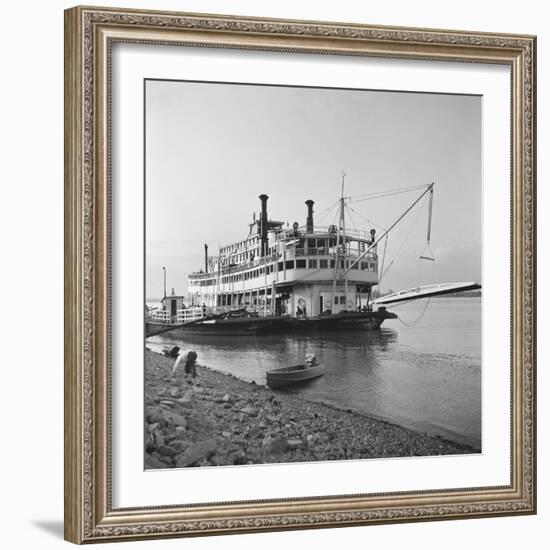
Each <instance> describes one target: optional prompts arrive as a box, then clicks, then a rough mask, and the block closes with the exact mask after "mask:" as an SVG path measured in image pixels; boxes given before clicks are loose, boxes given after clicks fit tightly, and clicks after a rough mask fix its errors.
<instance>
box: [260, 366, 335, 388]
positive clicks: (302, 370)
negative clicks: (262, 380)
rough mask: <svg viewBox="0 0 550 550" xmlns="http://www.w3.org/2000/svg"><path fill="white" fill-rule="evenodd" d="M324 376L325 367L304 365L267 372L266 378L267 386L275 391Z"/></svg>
mask: <svg viewBox="0 0 550 550" xmlns="http://www.w3.org/2000/svg"><path fill="white" fill-rule="evenodd" d="M323 374H325V367H324V366H323V365H313V366H310V365H307V364H304V365H294V366H293V367H284V368H282V369H273V370H270V371H267V373H266V377H267V385H268V386H269V387H270V388H271V389H274V390H275V389H278V388H284V387H287V386H293V385H294V384H301V383H302V382H307V381H308V380H313V379H314V378H318V377H319V376H323Z"/></svg>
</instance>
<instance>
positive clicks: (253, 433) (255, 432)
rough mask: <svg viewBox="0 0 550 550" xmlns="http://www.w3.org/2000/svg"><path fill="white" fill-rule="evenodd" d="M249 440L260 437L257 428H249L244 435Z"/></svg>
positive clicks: (260, 432) (260, 433) (259, 431)
mask: <svg viewBox="0 0 550 550" xmlns="http://www.w3.org/2000/svg"><path fill="white" fill-rule="evenodd" d="M246 435H247V436H248V437H249V438H250V439H256V438H258V437H260V436H261V435H262V431H261V430H260V429H259V428H250V430H248V432H247V434H246Z"/></svg>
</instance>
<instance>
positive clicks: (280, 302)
mask: <svg viewBox="0 0 550 550" xmlns="http://www.w3.org/2000/svg"><path fill="white" fill-rule="evenodd" d="M343 189H344V177H343V176H342V194H341V198H340V199H339V201H338V202H337V203H336V205H337V209H338V210H337V214H338V223H336V224H333V225H329V226H325V227H321V226H317V227H316V226H315V224H314V209H313V207H314V201H313V200H306V201H305V205H306V207H307V210H306V223H305V225H300V224H299V223H298V222H294V223H293V225H292V227H289V226H288V224H287V225H286V227H285V223H284V222H282V221H276V220H273V219H271V218H270V217H269V216H268V208H267V203H268V198H269V197H268V196H267V195H265V194H262V195H260V196H259V199H260V214H259V216H258V217H257V218H256V215H255V214H254V215H253V219H252V221H251V222H250V223H249V224H248V235H247V236H246V237H245V238H244V239H242V240H240V241H238V242H234V243H231V244H228V245H224V246H221V247H220V248H219V250H218V253H217V254H215V255H209V254H208V246H207V245H206V244H205V245H204V266H203V268H202V269H200V270H199V271H196V272H194V273H191V274H190V275H189V276H188V292H187V302H188V303H187V304H184V303H183V297H181V296H167V295H166V292H165V295H164V298H163V301H162V303H163V307H162V309H161V310H157V311H152V312H147V315H146V335H147V336H150V335H154V334H159V333H162V332H167V331H170V330H174V329H182V330H185V331H186V332H198V333H203V334H204V333H211V334H228V335H237V334H251V333H254V334H255V333H259V332H272V331H282V332H284V331H292V332H296V331H311V330H352V329H362V330H376V329H379V328H380V326H381V325H382V323H383V322H384V321H385V320H387V319H396V318H397V315H396V314H395V313H393V312H391V311H388V310H387V308H386V305H389V304H391V303H394V302H399V301H404V300H410V299H418V298H424V297H428V296H433V295H437V294H445V293H450V292H460V291H463V290H470V289H474V288H480V286H479V285H477V284H476V283H474V282H471V283H452V284H447V285H431V286H428V287H415V288H414V289H410V290H408V291H402V292H400V293H395V294H394V295H392V296H386V297H384V298H381V299H379V300H380V301H379V300H376V299H373V288H374V287H375V286H376V285H378V283H379V279H380V275H379V274H380V267H381V266H380V265H379V257H378V247H379V245H380V243H381V241H382V239H384V238H386V239H387V235H388V233H389V232H390V231H391V230H392V229H393V227H395V225H397V223H399V222H400V220H401V219H402V218H403V217H405V216H406V215H407V214H408V212H409V211H410V210H412V208H413V207H414V206H415V205H416V204H417V203H418V202H420V201H421V200H422V199H424V198H428V200H429V219H428V232H427V242H428V248H429V240H430V231H431V208H432V199H433V189H434V184H433V183H431V184H429V185H426V186H423V188H422V193H421V194H420V196H419V197H418V198H417V199H416V200H415V201H414V202H413V203H412V204H411V205H410V207H409V208H408V209H407V210H406V211H405V212H404V213H403V214H402V215H401V216H400V217H399V218H398V219H397V220H396V221H395V222H394V223H393V224H392V225H391V226H390V227H389V228H388V229H387V230H385V231H383V232H382V234H381V235H380V236H377V232H376V230H375V229H370V230H368V231H360V230H357V229H355V228H354V230H350V228H349V227H346V215H345V213H346V210H347V200H348V199H349V198H348V197H345V196H344V192H343ZM422 258H423V259H425V260H430V261H433V260H434V258H432V257H428V256H421V259H422Z"/></svg>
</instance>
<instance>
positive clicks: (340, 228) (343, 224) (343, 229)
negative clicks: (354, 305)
mask: <svg viewBox="0 0 550 550" xmlns="http://www.w3.org/2000/svg"><path fill="white" fill-rule="evenodd" d="M345 177H346V173H345V172H342V187H341V192H340V218H339V221H338V233H337V237H336V259H335V261H334V271H333V274H332V306H331V312H332V313H333V314H334V298H335V297H336V275H337V273H338V264H339V261H340V236H341V234H342V232H343V236H344V251H345V247H346V217H345V208H344V206H345V203H344V201H345V199H344V180H345ZM344 258H345V253H344ZM347 294H348V293H347V279H346V304H347V301H348V296H347Z"/></svg>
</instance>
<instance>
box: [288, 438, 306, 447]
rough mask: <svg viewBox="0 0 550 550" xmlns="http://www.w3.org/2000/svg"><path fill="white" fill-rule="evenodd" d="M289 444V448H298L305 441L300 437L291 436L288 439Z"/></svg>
mask: <svg viewBox="0 0 550 550" xmlns="http://www.w3.org/2000/svg"><path fill="white" fill-rule="evenodd" d="M287 444H288V448H289V449H297V448H298V447H301V446H302V445H303V444H304V442H303V441H302V440H301V439H298V438H291V439H287Z"/></svg>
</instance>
